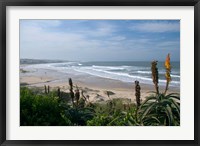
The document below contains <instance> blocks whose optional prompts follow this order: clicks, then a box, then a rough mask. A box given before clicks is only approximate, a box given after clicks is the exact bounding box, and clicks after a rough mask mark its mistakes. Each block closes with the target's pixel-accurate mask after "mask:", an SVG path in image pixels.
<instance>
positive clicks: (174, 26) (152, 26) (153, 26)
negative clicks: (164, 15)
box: [130, 21, 180, 33]
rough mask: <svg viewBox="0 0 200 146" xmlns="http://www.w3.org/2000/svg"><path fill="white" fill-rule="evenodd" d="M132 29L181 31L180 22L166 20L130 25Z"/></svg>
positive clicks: (158, 31) (141, 30)
mask: <svg viewBox="0 0 200 146" xmlns="http://www.w3.org/2000/svg"><path fill="white" fill-rule="evenodd" d="M130 29H131V30H134V31H140V32H152V33H164V32H179V31H180V25H179V23H174V22H169V21H164V22H146V23H138V24H134V25H132V26H131V27H130Z"/></svg>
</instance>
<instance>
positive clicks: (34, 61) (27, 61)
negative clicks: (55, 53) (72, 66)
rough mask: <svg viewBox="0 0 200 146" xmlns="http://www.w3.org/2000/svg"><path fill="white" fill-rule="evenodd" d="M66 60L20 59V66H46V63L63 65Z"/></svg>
mask: <svg viewBox="0 0 200 146" xmlns="http://www.w3.org/2000/svg"><path fill="white" fill-rule="evenodd" d="M61 62H66V61H64V60H45V59H44V60H43V59H20V64H44V63H61Z"/></svg>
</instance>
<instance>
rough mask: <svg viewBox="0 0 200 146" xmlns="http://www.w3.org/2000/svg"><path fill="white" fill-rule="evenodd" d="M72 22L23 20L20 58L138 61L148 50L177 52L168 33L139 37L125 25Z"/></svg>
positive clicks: (146, 54)
mask: <svg viewBox="0 0 200 146" xmlns="http://www.w3.org/2000/svg"><path fill="white" fill-rule="evenodd" d="M75 22H76V21H75ZM75 22H71V21H62V20H60V21H58V20H53V21H46V20H45V21H42V20H41V21H39V22H38V20H37V21H30V22H29V21H27V22H26V21H22V23H20V57H22V58H41V59H66V60H82V61H99V60H101V61H102V60H104V61H105V60H108V61H109V60H110V61H112V60H141V59H149V58H150V57H151V56H153V55H154V54H153V53H152V54H151V52H157V53H158V54H160V53H161V52H163V51H166V50H168V48H176V50H178V51H179V46H178V44H179V41H177V42H176V41H173V39H171V41H170V40H169V38H168V36H167V35H166V37H167V39H163V40H159V38H160V36H162V35H159V36H157V37H155V38H154V37H152V36H151V37H149V36H146V35H144V34H143V36H139V35H137V33H133V32H132V31H131V32H130V30H129V29H127V26H124V25H119V24H116V23H115V24H114V23H109V22H99V21H92V22H91V21H90V22H87V21H85V22H81V21H79V22H77V23H76V24H75ZM69 23H71V24H69ZM72 23H73V25H72ZM149 23H150V22H149ZM151 23H152V22H151ZM141 24H143V23H141ZM145 24H146V22H145ZM128 26H130V25H128ZM120 27H121V28H120ZM122 28H123V29H122ZM153 36H154V35H153ZM162 48H163V49H162ZM148 54H149V56H148ZM163 54H166V53H163ZM177 54H178V53H177ZM158 56H159V55H158ZM177 56H178V55H177Z"/></svg>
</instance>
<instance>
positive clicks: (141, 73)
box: [32, 61, 180, 87]
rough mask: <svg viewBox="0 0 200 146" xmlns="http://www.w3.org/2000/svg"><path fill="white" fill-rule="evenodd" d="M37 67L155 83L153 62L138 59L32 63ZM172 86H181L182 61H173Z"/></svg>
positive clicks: (161, 67)
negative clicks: (152, 73) (152, 76)
mask: <svg viewBox="0 0 200 146" xmlns="http://www.w3.org/2000/svg"><path fill="white" fill-rule="evenodd" d="M33 66H34V67H35V68H45V69H53V70H57V71H60V72H66V73H67V72H69V71H70V72H74V73H75V72H78V73H82V74H89V75H93V76H97V77H102V78H108V79H114V80H119V81H122V82H134V81H135V80H138V81H139V82H140V83H144V84H153V83H152V78H151V62H137V61H129V62H128V61H126V62H125V61H122V62H119V61H113V62H112V61H110V62H62V63H46V64H36V65H32V67H33ZM171 66H172V70H171V78H172V81H171V83H170V86H175V87H180V62H171ZM157 67H158V72H159V85H161V86H164V85H165V84H166V80H165V67H164V62H158V65H157Z"/></svg>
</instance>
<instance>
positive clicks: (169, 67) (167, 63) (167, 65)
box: [165, 54, 171, 70]
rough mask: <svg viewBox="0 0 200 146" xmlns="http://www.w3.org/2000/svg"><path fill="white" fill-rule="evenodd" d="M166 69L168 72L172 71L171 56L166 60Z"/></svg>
mask: <svg viewBox="0 0 200 146" xmlns="http://www.w3.org/2000/svg"><path fill="white" fill-rule="evenodd" d="M165 68H166V69H168V70H171V65H170V54H168V55H167V58H166V60H165Z"/></svg>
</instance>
